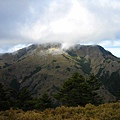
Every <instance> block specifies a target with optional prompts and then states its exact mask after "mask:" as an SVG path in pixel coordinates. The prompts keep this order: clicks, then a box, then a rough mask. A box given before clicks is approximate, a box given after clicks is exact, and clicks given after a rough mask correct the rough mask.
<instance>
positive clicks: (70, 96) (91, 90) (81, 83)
mask: <svg viewBox="0 0 120 120" xmlns="http://www.w3.org/2000/svg"><path fill="white" fill-rule="evenodd" d="M99 87H100V84H99V81H98V79H96V78H95V76H94V75H93V74H92V75H90V77H89V79H87V80H85V78H84V77H83V76H82V75H80V74H79V73H77V72H76V73H74V74H73V75H72V77H70V78H68V79H67V80H66V81H65V82H64V83H63V85H62V88H61V89H60V90H59V92H58V93H57V94H55V98H56V99H57V100H59V101H60V102H61V103H62V105H66V106H78V105H81V106H85V105H86V104H87V103H93V104H98V103H99V102H98V101H99V99H98V98H99V97H98V95H97V93H96V92H95V91H96V90H97V89H99Z"/></svg>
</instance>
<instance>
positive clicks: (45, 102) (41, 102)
mask: <svg viewBox="0 0 120 120" xmlns="http://www.w3.org/2000/svg"><path fill="white" fill-rule="evenodd" d="M52 107H53V105H52V100H51V98H50V97H49V96H48V94H47V93H44V94H43V95H42V97H41V98H39V99H38V100H37V104H36V109H39V110H45V109H46V108H52Z"/></svg>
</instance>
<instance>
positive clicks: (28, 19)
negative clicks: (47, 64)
mask: <svg viewBox="0 0 120 120" xmlns="http://www.w3.org/2000/svg"><path fill="white" fill-rule="evenodd" d="M46 42H60V43H64V44H67V45H73V44H78V43H79V44H93V45H95V44H99V45H101V46H103V47H104V48H105V49H106V50H109V51H111V52H112V53H113V54H114V55H115V56H118V57H120V0H91V1H90V0H34V1H33V0H23V1H20V0H10V1H9V0H1V1H0V43H1V44H0V52H1V53H2V52H12V51H15V50H17V49H20V48H22V47H25V46H27V45H29V44H33V43H46Z"/></svg>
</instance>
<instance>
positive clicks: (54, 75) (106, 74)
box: [0, 43, 120, 102]
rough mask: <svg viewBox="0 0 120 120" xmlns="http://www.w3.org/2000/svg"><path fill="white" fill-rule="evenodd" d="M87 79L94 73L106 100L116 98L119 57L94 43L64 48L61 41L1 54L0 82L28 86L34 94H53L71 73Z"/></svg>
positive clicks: (118, 84) (17, 86)
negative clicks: (100, 82) (78, 73)
mask: <svg viewBox="0 0 120 120" xmlns="http://www.w3.org/2000/svg"><path fill="white" fill-rule="evenodd" d="M76 71H78V72H80V73H81V74H82V75H84V76H85V77H86V78H87V77H88V75H89V74H90V73H94V74H95V75H96V76H97V77H98V78H99V79H100V81H102V83H103V86H102V87H101V89H100V90H99V94H100V95H101V96H102V97H103V98H104V101H105V102H108V101H112V100H115V96H117V91H118V89H119V88H120V59H119V58H117V57H115V56H114V55H112V54H111V53H110V52H109V51H106V50H105V49H104V48H103V47H101V46H98V45H95V46H91V45H87V46H84V45H79V44H78V45H75V46H72V47H70V48H69V49H67V50H64V49H61V44H60V43H53V44H52V43H51V44H41V45H31V46H29V47H27V48H23V49H20V50H18V51H16V52H14V53H6V54H1V55H0V82H2V83H4V84H5V85H6V86H10V87H12V88H14V89H16V90H20V89H22V88H23V87H28V88H29V90H30V91H31V92H32V93H33V95H34V96H39V95H41V94H42V93H44V92H48V93H49V95H50V96H53V95H54V93H55V92H57V91H58V90H59V88H60V87H61V85H62V83H63V81H65V80H66V79H67V78H69V77H71V75H72V74H73V73H74V72H76Z"/></svg>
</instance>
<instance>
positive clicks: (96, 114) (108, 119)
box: [0, 102, 120, 120]
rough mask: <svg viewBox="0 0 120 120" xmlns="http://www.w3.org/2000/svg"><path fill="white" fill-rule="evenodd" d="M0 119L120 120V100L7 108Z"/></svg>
mask: <svg viewBox="0 0 120 120" xmlns="http://www.w3.org/2000/svg"><path fill="white" fill-rule="evenodd" d="M0 120H120V102H117V103H107V104H102V105H100V106H94V105H91V104H87V105H86V106H85V107H80V106H78V107H64V106H62V107H57V108H56V109H46V110H45V111H43V112H42V111H36V110H33V111H26V112H25V111H22V110H13V109H10V110H7V111H1V112H0Z"/></svg>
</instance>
